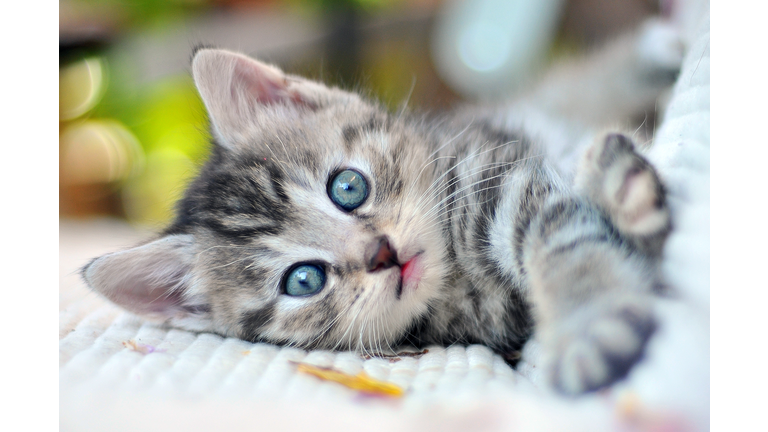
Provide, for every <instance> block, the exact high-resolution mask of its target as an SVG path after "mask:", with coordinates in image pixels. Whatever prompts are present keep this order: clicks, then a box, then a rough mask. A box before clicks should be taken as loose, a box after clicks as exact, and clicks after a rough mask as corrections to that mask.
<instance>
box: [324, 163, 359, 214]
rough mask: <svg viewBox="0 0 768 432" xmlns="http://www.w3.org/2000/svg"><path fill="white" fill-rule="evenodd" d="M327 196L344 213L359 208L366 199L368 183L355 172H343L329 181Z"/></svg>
mask: <svg viewBox="0 0 768 432" xmlns="http://www.w3.org/2000/svg"><path fill="white" fill-rule="evenodd" d="M328 195H329V196H330V197H331V200H332V201H333V202H334V203H336V205H338V206H339V207H341V208H343V209H344V210H346V211H352V210H354V209H356V208H358V207H360V206H361V205H362V204H363V203H364V202H365V199H366V198H368V183H367V182H366V181H365V178H364V177H363V176H362V175H361V174H360V173H359V172H357V171H353V170H344V171H341V172H340V173H338V174H336V176H335V177H334V178H333V180H332V181H331V185H330V188H329V190H328Z"/></svg>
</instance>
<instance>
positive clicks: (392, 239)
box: [82, 38, 674, 394]
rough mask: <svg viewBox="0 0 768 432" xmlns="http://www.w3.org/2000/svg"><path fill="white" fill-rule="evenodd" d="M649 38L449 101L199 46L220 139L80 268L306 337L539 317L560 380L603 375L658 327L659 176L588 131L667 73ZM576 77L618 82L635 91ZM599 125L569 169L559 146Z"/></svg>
mask: <svg viewBox="0 0 768 432" xmlns="http://www.w3.org/2000/svg"><path fill="white" fill-rule="evenodd" d="M637 40H638V39H636V38H632V39H626V40H624V41H623V42H621V43H616V44H614V45H613V46H612V47H609V49H607V51H604V52H603V53H599V54H598V55H595V56H593V57H592V58H591V59H587V60H585V61H583V62H582V63H579V64H580V66H578V65H577V66H578V67H576V66H573V65H570V66H564V67H565V68H566V69H565V70H568V71H570V72H571V73H569V74H563V73H554V74H553V75H552V76H551V77H550V78H549V79H548V80H545V82H544V84H542V85H541V86H540V87H538V88H536V89H534V90H532V91H531V92H530V93H529V94H528V95H527V96H525V97H523V98H522V99H520V100H519V101H517V102H515V103H513V104H511V105H506V106H500V107H496V108H493V109H489V108H483V109H479V108H478V109H468V110H464V111H462V112H460V113H455V114H450V115H444V116H437V117H429V116H422V115H415V114H406V113H397V114H391V113H389V112H387V111H386V110H384V109H383V108H382V107H381V106H380V105H379V104H377V103H375V102H372V101H370V100H366V99H365V98H363V97H361V96H359V95H357V94H354V93H350V92H347V91H343V90H340V89H337V88H329V87H326V86H324V85H323V84H320V83H317V82H313V81H310V80H307V79H303V78H300V77H296V76H291V75H286V74H284V73H283V72H282V71H281V70H279V69H278V68H276V67H274V66H271V65H267V64H264V63H261V62H259V61H256V60H253V59H251V58H248V57H246V56H244V55H241V54H237V53H233V52H229V51H224V50H216V49H207V48H206V49H199V50H197V51H196V52H195V53H194V57H193V60H192V73H193V76H194V80H195V83H196V85H197V88H198V89H199V91H200V94H201V96H202V98H203V100H204V102H205V105H206V107H207V110H208V113H209V115H210V120H211V128H212V134H213V136H214V146H213V152H212V154H211V156H210V159H209V160H208V161H207V163H206V164H205V165H204V166H203V168H202V171H201V172H200V174H199V176H198V177H197V178H196V179H195V180H194V181H193V182H192V183H191V185H190V186H189V188H188V189H187V191H186V193H185V195H184V197H183V199H182V200H181V201H180V202H179V203H178V211H177V216H176V218H175V220H174V222H173V223H172V224H171V226H170V227H168V228H167V229H166V230H165V231H164V232H162V234H161V235H159V236H158V237H157V238H156V239H154V240H152V241H150V242H147V243H145V244H142V245H140V246H137V247H135V248H132V249H128V250H123V251H119V252H115V253H111V254H107V255H104V256H102V257H99V258H97V259H95V260H93V261H92V262H91V263H89V264H88V265H86V266H85V267H84V268H83V271H82V274H83V277H84V279H85V280H86V282H87V284H88V285H89V286H90V287H91V288H92V289H94V290H95V291H97V292H99V293H101V294H103V295H104V296H106V297H107V298H108V299H110V300H111V301H113V302H115V303H117V304H119V305H121V306H123V307H125V308H126V309H128V310H130V311H132V312H135V313H138V314H140V315H143V316H145V317H148V318H153V319H158V320H162V321H165V322H168V323H169V324H171V325H174V326H178V327H181V328H185V329H189V330H193V331H209V332H215V333H219V334H222V335H225V336H234V337H238V338H242V339H246V340H249V341H264V342H270V343H275V344H281V345H291V346H298V347H304V348H307V349H315V348H316V349H355V350H360V351H373V352H380V351H382V350H384V349H391V348H394V347H396V346H398V345H400V344H403V343H410V344H415V345H425V344H443V345H447V344H454V343H460V344H470V343H479V344H485V345H487V346H489V347H491V348H492V349H493V350H495V351H496V352H498V353H501V354H510V353H513V352H516V351H518V350H520V349H521V346H522V344H523V343H524V342H525V341H526V340H527V339H528V338H529V337H530V336H531V334H532V332H534V331H535V332H537V337H538V338H539V339H540V340H541V341H542V343H543V346H544V348H545V350H546V352H547V353H549V356H550V358H551V359H552V360H551V361H550V362H549V363H548V364H547V365H546V368H547V370H548V371H549V372H550V374H549V375H550V377H551V379H552V382H553V384H554V386H555V387H556V388H558V389H560V390H561V391H563V392H565V393H570V394H576V393H581V392H585V391H590V390H594V389H598V388H601V387H604V386H607V385H609V384H611V383H612V382H614V381H616V380H618V379H620V378H622V377H623V376H625V375H626V373H627V372H628V370H629V368H630V367H631V365H632V364H633V363H635V362H636V361H637V359H638V358H639V357H640V356H641V355H642V352H643V348H644V346H645V344H646V342H647V341H648V339H649V337H650V336H651V334H652V332H653V331H654V328H655V321H654V317H653V313H652V304H653V298H654V295H655V294H654V292H655V289H656V287H657V286H659V285H660V276H659V261H660V253H661V248H662V245H663V242H664V239H665V238H666V236H667V234H668V233H669V231H670V217H669V211H668V208H667V206H666V204H665V194H664V188H663V186H662V184H661V182H660V180H659V176H658V175H657V173H656V171H655V170H654V168H653V167H652V166H651V165H649V163H648V162H647V160H646V159H645V158H644V157H643V156H641V155H640V154H639V153H638V150H637V148H636V147H635V145H634V144H633V142H632V139H630V138H629V137H628V136H625V135H622V134H618V133H609V134H601V135H599V136H598V137H597V138H596V139H593V138H594V136H595V135H594V133H593V131H594V130H595V127H596V126H598V123H604V122H605V121H606V118H607V117H610V115H611V114H612V115H613V119H617V118H621V117H622V116H624V115H628V114H629V113H630V112H632V111H633V110H634V111H636V110H637V109H638V108H639V107H640V105H642V104H643V103H646V102H648V101H652V100H653V99H654V98H655V97H656V96H657V95H658V93H659V91H660V90H661V89H662V88H663V87H664V85H667V84H669V82H670V81H669V80H666V81H665V80H663V79H659V77H664V76H669V74H667V75H665V74H659V73H658V72H659V71H665V70H666V71H673V70H674V67H668V65H667V64H666V63H664V62H663V61H656V60H658V58H661V57H663V56H657V58H656V59H654V58H653V56H650V57H649V56H647V55H646V54H645V53H644V52H643V50H642V49H639V48H638V46H637V43H638V42H637ZM611 50H613V52H614V54H605V53H606V52H610V51H611ZM582 84H584V85H586V86H591V88H596V86H595V85H594V84H601V85H603V87H608V88H610V89H611V90H610V91H612V92H615V93H616V94H618V97H619V98H620V99H621V100H620V101H618V102H619V103H617V104H616V106H622V107H623V108H618V109H612V108H611V106H610V105H611V104H610V103H608V102H610V101H611V100H612V99H611V95H610V94H609V95H598V94H597V93H594V92H593V93H590V91H591V90H585V89H584V87H582ZM611 86H613V87H611ZM621 86H623V87H621ZM619 87H621V88H622V89H624V90H626V91H627V92H628V94H630V95H631V96H632V97H634V99H632V100H631V101H629V102H628V101H627V100H626V95H625V94H622V93H621V92H617V91H616V89H617V88H619ZM552 88H555V89H558V88H559V89H560V91H562V93H557V94H555V96H556V97H554V98H553V97H552V95H553V93H552V92H551V91H550V90H548V89H552ZM569 94H570V95H572V96H574V97H576V98H579V97H583V96H584V95H588V96H590V97H591V100H593V101H594V100H597V99H599V100H600V101H598V102H594V103H593V104H592V106H579V105H578V104H577V105H574V104H573V103H574V102H578V101H574V100H573V98H569V97H568V96H569ZM597 96H600V97H597ZM601 98H602V99H601ZM644 98H645V99H644ZM634 101H636V102H634ZM632 103H636V106H635V105H632ZM569 104H570V105H569ZM568 106H575V107H576V108H577V109H576V110H570V111H569V108H567V107H568ZM547 116H549V117H547ZM590 116H591V117H590ZM595 119H598V121H593V120H595ZM608 120H612V119H610V118H608ZM558 134H559V135H558ZM558 137H559V138H558ZM586 140H592V143H591V144H590V145H589V146H588V147H587V149H586V150H585V151H584V152H583V157H582V161H581V164H580V167H579V169H578V170H577V171H576V172H575V173H574V172H573V171H572V170H570V168H568V164H567V163H565V162H564V161H568V160H571V159H573V158H572V154H574V152H576V150H577V149H578V148H580V146H581V143H584V142H587V141H586Z"/></svg>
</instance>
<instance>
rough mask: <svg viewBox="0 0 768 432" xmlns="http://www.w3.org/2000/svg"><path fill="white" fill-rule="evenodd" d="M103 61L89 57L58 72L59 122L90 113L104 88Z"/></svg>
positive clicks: (105, 75)
mask: <svg viewBox="0 0 768 432" xmlns="http://www.w3.org/2000/svg"><path fill="white" fill-rule="evenodd" d="M106 78H107V74H106V67H105V62H104V59H102V58H98V57H90V58H86V59H83V60H80V61H77V62H75V63H72V64H70V65H67V66H65V67H63V68H61V69H60V70H59V120H60V121H62V120H72V119H75V118H77V117H80V116H81V115H83V114H85V113H86V112H88V111H90V110H91V109H92V108H93V107H95V106H96V104H97V103H98V102H99V100H100V99H101V96H102V95H103V94H104V89H105V88H106Z"/></svg>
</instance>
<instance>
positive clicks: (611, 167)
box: [525, 134, 669, 394]
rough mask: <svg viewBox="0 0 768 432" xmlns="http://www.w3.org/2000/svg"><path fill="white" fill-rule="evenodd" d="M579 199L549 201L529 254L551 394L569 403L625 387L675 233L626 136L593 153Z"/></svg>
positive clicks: (655, 184) (659, 190)
mask: <svg viewBox="0 0 768 432" xmlns="http://www.w3.org/2000/svg"><path fill="white" fill-rule="evenodd" d="M577 179H578V183H577V191H578V192H579V195H578V196H552V197H549V199H548V200H547V202H546V203H545V204H544V205H543V207H542V209H541V211H540V212H539V214H538V216H537V218H536V220H535V221H533V223H532V226H531V229H530V232H529V236H528V239H527V243H526V249H525V257H526V260H525V268H526V270H527V273H528V278H529V286H530V299H531V301H532V303H533V309H534V316H535V317H536V326H537V331H538V333H539V336H540V338H541V340H542V342H543V344H544V345H545V348H546V349H547V352H548V354H549V360H548V361H547V365H546V367H547V368H548V370H549V373H550V377H551V379H552V381H553V384H554V385H555V386H556V387H557V388H558V389H559V390H561V391H563V392H565V393H570V394H576V393H581V392H585V391H591V390H595V389H598V388H601V387H604V386H607V385H609V384H611V383H613V382H615V381H616V380H618V379H621V378H622V377H624V376H625V375H626V374H627V373H628V371H629V370H630V368H631V366H632V365H633V364H634V363H635V362H636V361H637V360H638V359H639V358H640V357H641V356H642V353H643V350H644V347H645V345H646V343H647V341H648V339H649V338H650V336H651V334H652V333H653V331H654V329H655V320H654V317H653V313H652V303H653V288H654V286H656V285H657V283H658V276H657V264H658V257H659V254H660V251H661V246H662V245H663V241H664V239H665V238H666V235H667V233H668V232H669V215H668V210H667V207H666V205H665V202H664V189H663V187H662V186H661V183H660V182H659V179H658V176H657V175H656V173H655V171H654V170H653V168H652V167H651V166H650V165H649V164H648V163H647V162H646V161H645V160H644V159H643V158H642V157H641V156H639V155H638V154H637V153H636V152H635V151H634V147H633V145H632V143H631V141H630V140H629V139H628V138H626V137H624V136H622V135H616V134H612V135H608V136H607V137H605V138H604V139H601V140H599V141H598V142H597V143H596V144H595V145H594V146H592V147H591V148H590V150H589V151H588V152H587V154H586V156H585V159H584V163H583V164H582V167H581V170H580V172H579V174H578V177H577Z"/></svg>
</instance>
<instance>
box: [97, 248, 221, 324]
mask: <svg viewBox="0 0 768 432" xmlns="http://www.w3.org/2000/svg"><path fill="white" fill-rule="evenodd" d="M194 262H195V247H194V239H193V237H192V236H191V235H168V236H165V237H163V238H161V239H159V240H155V241H153V242H150V243H147V244H144V245H141V246H137V247H134V248H131V249H127V250H123V251H119V252H114V253H110V254H107V255H104V256H101V257H99V258H96V259H95V260H93V261H91V262H90V263H89V264H88V265H86V266H85V267H84V268H83V270H82V276H83V279H85V281H86V283H87V284H88V286H89V287H90V288H91V289H93V290H94V291H96V292H98V293H100V294H102V295H103V296H104V297H106V298H108V299H109V300H111V301H112V302H114V303H116V304H118V305H120V306H122V307H123V308H125V309H128V310H129V311H131V312H134V313H137V314H139V315H143V316H146V317H149V318H154V319H159V320H163V321H166V320H170V321H171V322H172V323H174V324H176V325H179V326H182V327H185V328H189V329H191V330H198V331H202V330H206V329H208V327H209V325H210V322H211V320H210V306H209V304H208V302H207V299H206V298H205V296H204V294H202V293H198V292H196V291H197V290H196V289H195V278H194Z"/></svg>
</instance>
